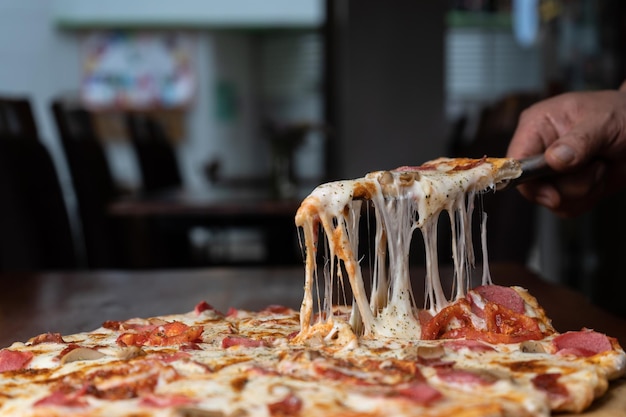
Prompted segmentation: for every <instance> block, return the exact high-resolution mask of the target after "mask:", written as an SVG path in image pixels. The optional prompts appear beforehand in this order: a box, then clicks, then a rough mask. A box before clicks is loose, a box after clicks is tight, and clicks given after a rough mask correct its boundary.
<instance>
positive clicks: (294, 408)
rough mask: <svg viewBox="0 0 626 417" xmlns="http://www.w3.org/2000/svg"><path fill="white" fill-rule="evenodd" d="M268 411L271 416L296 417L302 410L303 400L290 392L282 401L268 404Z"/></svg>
mask: <svg viewBox="0 0 626 417" xmlns="http://www.w3.org/2000/svg"><path fill="white" fill-rule="evenodd" d="M267 409H268V411H269V413H270V415H271V416H296V415H299V414H300V410H301V409H302V400H301V399H300V398H299V397H297V396H296V395H294V394H293V393H292V392H290V393H289V394H287V396H286V397H285V398H283V399H282V400H280V401H277V402H274V403H270V404H268V405H267Z"/></svg>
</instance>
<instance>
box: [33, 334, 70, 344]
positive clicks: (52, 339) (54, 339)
mask: <svg viewBox="0 0 626 417" xmlns="http://www.w3.org/2000/svg"><path fill="white" fill-rule="evenodd" d="M28 343H29V344H31V345H33V346H35V345H38V344H40V343H65V341H64V340H63V337H61V333H43V334H40V335H39V336H35V337H33V338H32V339H30V340H29V341H28Z"/></svg>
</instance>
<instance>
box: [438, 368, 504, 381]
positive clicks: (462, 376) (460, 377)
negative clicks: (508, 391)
mask: <svg viewBox="0 0 626 417" xmlns="http://www.w3.org/2000/svg"><path fill="white" fill-rule="evenodd" d="M437 377H439V379H441V380H443V381H445V382H448V383H452V384H459V385H474V384H476V385H491V384H493V383H494V382H495V381H496V380H495V378H494V377H493V376H492V375H488V374H484V373H477V372H473V371H468V370H465V369H456V368H451V367H439V368H437Z"/></svg>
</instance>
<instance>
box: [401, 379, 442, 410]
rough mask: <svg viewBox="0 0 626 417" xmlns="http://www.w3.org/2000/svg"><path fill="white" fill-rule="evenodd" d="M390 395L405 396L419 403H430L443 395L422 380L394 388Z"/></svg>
mask: <svg viewBox="0 0 626 417" xmlns="http://www.w3.org/2000/svg"><path fill="white" fill-rule="evenodd" d="M392 395H393V396H399V397H402V398H406V399H407V400H410V401H414V402H416V403H418V404H420V405H430V404H432V403H434V402H435V401H437V400H439V399H441V398H442V397H443V396H442V395H441V392H439V391H438V390H437V389H435V388H433V387H431V386H430V385H428V384H426V383H424V382H414V383H411V384H407V385H404V386H402V387H401V388H397V389H395V390H394V391H393V393H392Z"/></svg>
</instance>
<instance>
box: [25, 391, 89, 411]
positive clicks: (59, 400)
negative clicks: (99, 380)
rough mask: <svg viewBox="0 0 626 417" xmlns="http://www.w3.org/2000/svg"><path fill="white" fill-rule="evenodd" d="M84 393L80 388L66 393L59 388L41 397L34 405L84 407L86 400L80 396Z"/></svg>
mask: <svg viewBox="0 0 626 417" xmlns="http://www.w3.org/2000/svg"><path fill="white" fill-rule="evenodd" d="M84 393H85V390H84V389H83V390H81V391H78V392H70V393H66V392H63V391H61V390H58V391H54V392H53V393H52V394H50V395H48V396H46V397H43V398H41V399H40V400H38V401H36V402H35V404H34V405H35V407H41V406H48V405H52V406H62V407H85V406H87V405H88V404H87V401H85V399H84V398H81V397H82V395H83V394H84Z"/></svg>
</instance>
